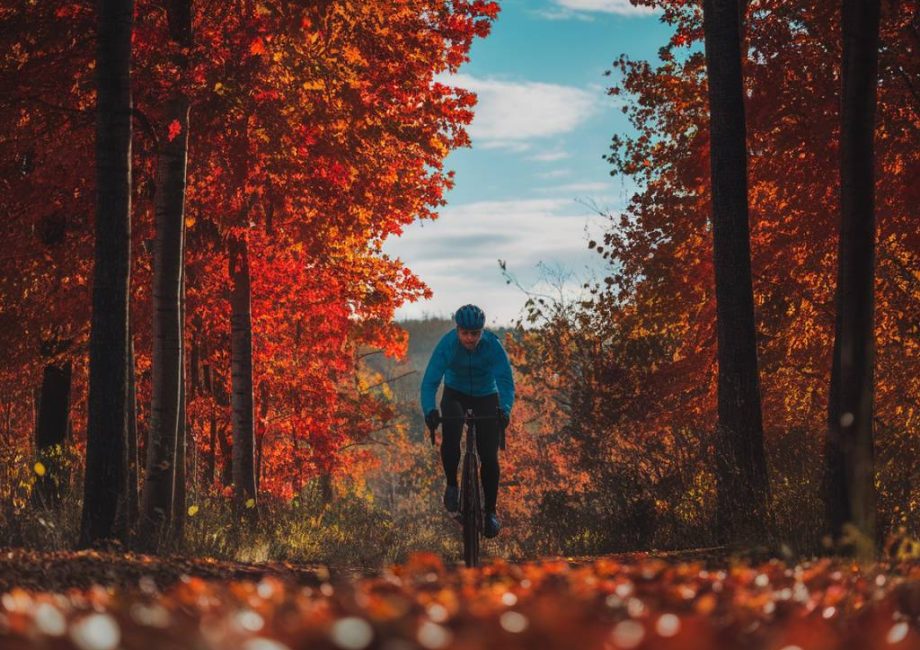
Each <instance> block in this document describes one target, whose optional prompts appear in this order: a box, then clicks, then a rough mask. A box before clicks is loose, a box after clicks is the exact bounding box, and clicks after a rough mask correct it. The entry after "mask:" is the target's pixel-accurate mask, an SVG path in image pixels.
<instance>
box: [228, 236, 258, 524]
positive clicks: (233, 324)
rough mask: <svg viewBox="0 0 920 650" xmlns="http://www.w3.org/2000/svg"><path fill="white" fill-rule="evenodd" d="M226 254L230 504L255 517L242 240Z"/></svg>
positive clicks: (248, 333)
mask: <svg viewBox="0 0 920 650" xmlns="http://www.w3.org/2000/svg"><path fill="white" fill-rule="evenodd" d="M229 252H230V309H231V315H230V374H231V386H232V389H231V390H232V395H231V406H232V411H233V495H234V504H235V506H236V508H237V509H238V511H239V512H244V511H246V512H248V513H249V514H251V515H256V508H255V500H256V483H255V458H254V446H255V439H254V431H253V398H252V390H253V387H252V308H251V293H252V287H251V283H250V277H249V251H248V246H247V242H246V240H245V239H244V238H242V237H233V238H231V239H230V242H229ZM247 504H248V505H247Z"/></svg>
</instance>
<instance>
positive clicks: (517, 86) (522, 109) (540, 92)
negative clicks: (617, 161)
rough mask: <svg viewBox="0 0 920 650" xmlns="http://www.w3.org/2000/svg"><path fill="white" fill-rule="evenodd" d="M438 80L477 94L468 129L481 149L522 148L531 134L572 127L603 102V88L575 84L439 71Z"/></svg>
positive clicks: (543, 134)
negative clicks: (483, 77)
mask: <svg viewBox="0 0 920 650" xmlns="http://www.w3.org/2000/svg"><path fill="white" fill-rule="evenodd" d="M438 81H439V82H441V83H445V84H448V85H451V86H459V87H461V88H466V89H468V90H471V91H473V92H475V93H476V94H477V96H478V97H479V103H478V104H477V105H476V108H475V117H474V119H473V123H472V124H471V125H470V127H469V129H468V131H469V134H470V137H471V138H472V140H473V143H474V145H475V146H477V147H481V148H484V149H510V150H512V151H526V150H528V149H529V148H530V147H531V146H532V142H533V141H534V140H538V139H540V138H546V137H550V136H556V135H560V134H562V133H568V132H571V131H573V130H575V129H576V128H577V127H578V126H580V125H581V124H582V123H584V122H585V121H586V120H588V119H589V118H590V117H592V116H593V115H595V114H596V113H597V112H598V111H599V110H601V109H602V108H606V107H607V106H606V103H605V97H604V96H603V94H602V93H599V92H597V91H593V92H592V91H588V90H584V89H581V88H576V87H574V86H562V85H558V84H548V83H540V82H536V81H503V80H498V79H480V78H477V77H474V76H472V75H468V74H457V75H444V76H442V77H441V78H439V79H438ZM537 155H540V154H537Z"/></svg>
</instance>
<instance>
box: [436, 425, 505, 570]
mask: <svg viewBox="0 0 920 650" xmlns="http://www.w3.org/2000/svg"><path fill="white" fill-rule="evenodd" d="M459 419H462V420H463V427H464V428H465V429H466V453H465V454H464V455H463V468H462V470H461V472H460V512H459V517H458V521H459V523H460V525H461V526H462V527H463V561H464V562H465V563H466V566H467V567H468V568H474V567H478V566H479V548H480V540H481V538H482V533H483V500H482V482H481V481H480V480H479V452H478V451H477V448H476V423H477V422H480V421H483V420H496V419H498V418H497V416H495V415H487V416H475V415H473V411H472V409H467V411H466V413H465V414H464V415H463V416H462V418H460V417H457V416H446V417H442V418H441V421H442V422H443V421H445V420H459ZM499 436H500V438H499V448H500V449H504V448H505V431H504V429H503V428H502V429H501V430H500V432H499ZM434 442H435V439H434V429H432V430H431V444H434Z"/></svg>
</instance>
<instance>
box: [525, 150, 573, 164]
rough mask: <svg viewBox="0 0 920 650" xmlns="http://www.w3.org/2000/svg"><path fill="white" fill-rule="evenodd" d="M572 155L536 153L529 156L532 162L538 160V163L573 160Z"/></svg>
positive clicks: (566, 152)
mask: <svg viewBox="0 0 920 650" xmlns="http://www.w3.org/2000/svg"><path fill="white" fill-rule="evenodd" d="M571 157H572V154H570V153H569V152H568V151H561V150H556V151H543V152H541V153H536V154H534V155H532V156H529V158H530V160H536V161H537V162H555V161H557V160H564V159H566V158H571Z"/></svg>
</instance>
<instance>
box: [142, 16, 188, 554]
mask: <svg viewBox="0 0 920 650" xmlns="http://www.w3.org/2000/svg"><path fill="white" fill-rule="evenodd" d="M167 19H168V22H169V36H170V40H171V41H173V42H174V43H175V44H176V45H177V46H178V48H179V50H178V51H179V54H177V56H176V59H177V60H176V64H177V67H178V68H179V69H180V70H184V69H186V68H187V67H188V57H187V56H186V54H185V53H184V49H186V48H189V47H191V12H190V8H189V0H170V1H169V2H168V3H167ZM177 126H178V130H176V127H177ZM188 129H189V100H188V97H186V95H185V94H184V92H182V90H181V89H177V90H175V91H174V93H173V96H172V98H171V99H170V100H168V105H167V110H166V119H165V120H164V124H163V129H162V132H161V133H160V152H159V167H158V170H157V195H156V240H155V244H154V263H153V299H154V304H155V307H156V308H155V311H154V320H153V333H154V339H153V340H154V347H153V398H152V404H151V408H150V437H149V439H148V445H147V473H146V480H145V482H144V493H143V501H142V508H141V510H142V513H141V516H142V520H141V521H142V524H141V528H142V538H143V539H144V540H146V541H147V542H148V546H151V545H153V546H157V545H159V544H160V543H161V542H162V541H163V540H164V539H165V537H166V535H167V534H168V529H169V526H170V524H171V523H172V522H173V520H174V517H175V512H174V506H175V501H176V495H175V490H176V473H177V469H176V468H177V463H178V459H177V455H178V454H179V453H180V452H179V446H180V445H181V444H182V443H181V442H180V441H179V429H180V427H181V424H180V417H179V412H180V410H181V407H180V395H181V394H182V381H183V372H182V366H183V360H182V352H183V345H182V319H181V315H182V313H181V307H180V302H181V284H182V267H183V257H184V248H185V188H186V167H187V159H188ZM181 453H182V455H183V457H184V450H182V452H181ZM183 479H184V476H183Z"/></svg>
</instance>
